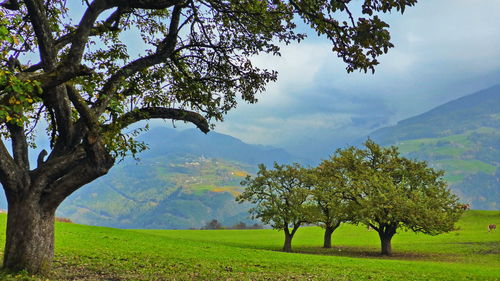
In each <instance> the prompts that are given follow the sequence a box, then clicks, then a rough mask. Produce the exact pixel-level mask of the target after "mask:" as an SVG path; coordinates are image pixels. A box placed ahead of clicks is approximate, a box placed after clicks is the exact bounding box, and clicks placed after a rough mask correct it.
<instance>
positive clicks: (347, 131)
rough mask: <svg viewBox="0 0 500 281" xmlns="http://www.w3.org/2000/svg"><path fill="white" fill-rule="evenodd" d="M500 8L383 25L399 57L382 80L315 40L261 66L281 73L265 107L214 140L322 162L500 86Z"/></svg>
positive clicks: (447, 6) (383, 70)
mask: <svg viewBox="0 0 500 281" xmlns="http://www.w3.org/2000/svg"><path fill="white" fill-rule="evenodd" d="M499 15H500V0H433V1H428V0H427V1H425V0H422V1H419V3H418V4H417V6H415V7H413V8H410V9H408V10H407V11H406V12H405V14H404V15H400V14H391V15H388V16H386V17H385V19H386V20H387V21H388V23H389V24H390V25H391V34H392V38H393V43H394V44H395V45H396V47H395V48H393V49H391V50H390V51H389V54H387V55H385V56H383V57H382V58H381V59H380V61H381V65H379V66H378V68H377V69H376V73H375V74H374V75H372V74H364V73H351V74H347V73H346V71H345V66H344V65H343V63H342V61H340V60H339V59H338V58H337V57H336V55H335V54H333V53H332V52H331V51H330V50H331V46H330V44H329V42H328V41H327V40H324V39H321V38H317V37H315V36H312V37H310V38H309V39H308V40H305V41H304V42H303V43H301V44H295V45H291V46H286V47H284V48H283V49H282V56H281V57H264V56H263V57H258V58H256V59H255V63H256V64H258V65H260V66H264V67H266V68H270V69H276V70H278V72H279V78H278V82H276V83H273V84H270V85H269V86H268V87H267V91H266V93H264V94H262V95H261V96H260V98H259V102H258V103H257V104H253V105H247V104H241V105H240V106H239V107H238V108H237V109H235V110H233V111H232V112H231V113H229V114H228V115H227V117H226V120H225V122H223V123H219V124H217V127H216V129H215V131H216V132H220V133H225V134H229V135H232V136H234V137H237V138H240V139H241V140H243V141H245V142H248V143H256V144H268V145H274V146H278V147H283V148H286V149H288V150H290V151H292V152H294V153H297V154H303V155H304V154H306V155H313V156H315V157H325V156H327V155H328V154H329V153H331V152H332V151H334V150H335V149H336V148H337V147H338V146H341V145H345V144H348V143H351V142H353V141H354V140H355V139H359V138H364V137H365V136H367V135H368V134H369V133H370V132H372V131H373V130H374V129H376V128H379V127H382V126H387V125H392V124H395V123H396V122H397V121H399V120H402V119H404V118H408V117H411V116H414V115H417V114H420V113H423V112H425V111H427V110H429V109H431V108H433V107H435V106H438V105H440V104H442V103H445V102H447V101H450V100H453V99H456V98H458V97H461V96H464V95H467V94H471V93H473V92H475V91H477V90H480V89H483V88H487V87H489V86H492V85H494V84H498V83H500V16H499Z"/></svg>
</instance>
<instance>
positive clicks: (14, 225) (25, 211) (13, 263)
mask: <svg viewBox="0 0 500 281" xmlns="http://www.w3.org/2000/svg"><path fill="white" fill-rule="evenodd" d="M54 214H55V209H50V210H46V209H43V208H42V207H41V206H40V204H39V200H36V199H35V198H33V197H32V196H30V197H27V198H23V199H22V200H20V201H11V200H10V201H9V208H8V214H7V235H6V240H5V251H4V262H3V267H4V268H5V269H7V270H9V271H20V270H23V269H25V270H27V271H28V272H30V273H38V274H46V273H48V271H49V270H50V268H51V265H52V259H53V257H54Z"/></svg>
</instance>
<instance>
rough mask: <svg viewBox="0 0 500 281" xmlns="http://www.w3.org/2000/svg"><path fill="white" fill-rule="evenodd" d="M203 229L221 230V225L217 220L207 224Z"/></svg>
mask: <svg viewBox="0 0 500 281" xmlns="http://www.w3.org/2000/svg"><path fill="white" fill-rule="evenodd" d="M203 229H222V225H221V224H220V222H219V221H218V220H216V219H213V220H211V221H209V222H207V224H206V225H205V227H203Z"/></svg>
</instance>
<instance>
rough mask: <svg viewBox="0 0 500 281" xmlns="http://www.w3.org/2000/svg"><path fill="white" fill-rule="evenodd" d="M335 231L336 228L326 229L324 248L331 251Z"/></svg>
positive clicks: (328, 227)
mask: <svg viewBox="0 0 500 281" xmlns="http://www.w3.org/2000/svg"><path fill="white" fill-rule="evenodd" d="M334 231H335V227H332V226H327V227H326V228H325V237H324V242H323V248H326V249H330V248H331V247H332V234H333V232H334Z"/></svg>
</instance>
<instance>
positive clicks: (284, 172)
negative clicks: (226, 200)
mask: <svg viewBox="0 0 500 281" xmlns="http://www.w3.org/2000/svg"><path fill="white" fill-rule="evenodd" d="M309 173H310V172H309V170H307V169H305V168H303V167H301V166H300V165H299V164H293V165H278V164H277V163H274V169H271V170H269V169H267V168H266V166H265V165H263V164H260V165H259V171H258V172H257V175H256V176H255V177H251V176H247V177H246V179H245V180H244V181H242V182H241V184H242V185H243V186H245V191H243V193H242V194H240V195H239V196H238V197H237V198H236V200H237V201H238V202H240V203H242V202H247V201H248V202H250V203H252V204H254V207H252V208H250V210H249V212H250V214H251V215H252V218H253V219H259V220H261V221H262V222H263V223H264V224H268V225H271V226H272V227H273V228H274V229H277V230H283V233H284V234H285V242H284V243H283V251H285V252H291V251H292V239H293V236H294V235H295V233H296V232H297V230H298V229H299V227H300V226H301V225H302V224H304V223H308V222H310V221H309V220H310V218H311V213H312V210H313V205H312V201H311V181H310V177H309Z"/></svg>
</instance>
